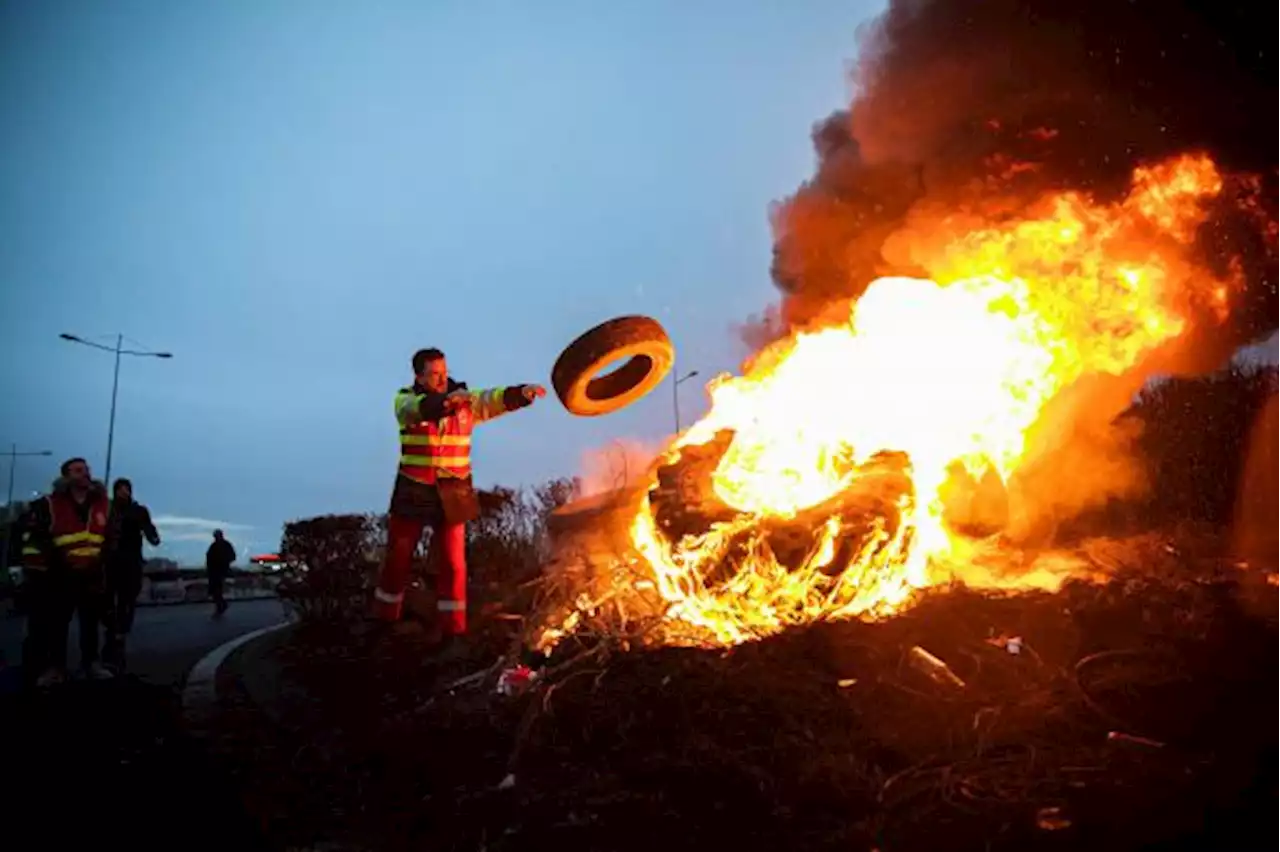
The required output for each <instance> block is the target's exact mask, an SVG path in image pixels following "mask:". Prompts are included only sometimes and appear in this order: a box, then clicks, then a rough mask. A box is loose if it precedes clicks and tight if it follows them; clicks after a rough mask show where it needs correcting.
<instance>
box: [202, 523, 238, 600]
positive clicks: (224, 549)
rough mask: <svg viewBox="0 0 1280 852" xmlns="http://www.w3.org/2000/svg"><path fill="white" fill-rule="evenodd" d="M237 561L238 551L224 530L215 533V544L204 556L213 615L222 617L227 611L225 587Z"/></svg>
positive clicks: (211, 545) (210, 546)
mask: <svg viewBox="0 0 1280 852" xmlns="http://www.w3.org/2000/svg"><path fill="white" fill-rule="evenodd" d="M235 561H236V549H235V548H234V547H232V546H231V542H229V541H227V539H226V538H225V537H224V536H223V535H222V530H214V531H213V543H212V544H210V545H209V549H208V550H207V551H205V554H204V567H205V571H206V572H207V573H208V575H209V596H210V597H211V598H213V605H214V609H213V614H214V616H215V617H218V616H221V615H222V614H223V613H225V612H226V611H227V598H226V594H225V591H224V587H225V586H226V582H227V575H228V574H230V573H231V563H232V562H235Z"/></svg>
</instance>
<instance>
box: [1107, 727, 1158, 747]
mask: <svg viewBox="0 0 1280 852" xmlns="http://www.w3.org/2000/svg"><path fill="white" fill-rule="evenodd" d="M1107 742H1109V743H1119V744H1120V745H1131V746H1137V747H1138V748H1146V749H1153V750H1154V749H1161V748H1164V743H1162V742H1160V741H1159V740H1153V739H1150V738H1148V737H1140V736H1137V735H1136V734H1126V733H1123V732H1121V731H1107Z"/></svg>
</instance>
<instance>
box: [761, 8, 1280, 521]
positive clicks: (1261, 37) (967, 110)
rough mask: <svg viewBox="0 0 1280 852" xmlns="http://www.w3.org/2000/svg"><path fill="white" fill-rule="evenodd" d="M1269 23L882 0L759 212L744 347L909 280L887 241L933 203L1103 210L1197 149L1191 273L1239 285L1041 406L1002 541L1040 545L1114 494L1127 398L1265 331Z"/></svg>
mask: <svg viewBox="0 0 1280 852" xmlns="http://www.w3.org/2000/svg"><path fill="white" fill-rule="evenodd" d="M1274 26H1275V17H1274V13H1273V12H1272V10H1271V9H1270V7H1269V6H1267V5H1265V4H1262V3H1256V4H1254V3H1242V2H1227V0H1224V2H1212V0H1210V2H1184V0H890V3H889V7H888V9H887V11H886V12H885V13H884V14H883V15H882V16H880V17H879V18H877V19H876V20H874V21H872V22H871V23H869V24H867V25H866V26H864V27H863V28H862V30H861V31H860V32H859V33H858V54H857V62H856V65H855V69H854V79H853V83H854V91H855V95H854V99H853V102H852V104H851V105H850V106H849V108H848V109H846V110H842V111H840V112H838V113H836V114H834V115H832V116H830V117H828V118H827V119H826V120H825V121H822V122H820V123H819V124H818V125H817V126H816V127H815V129H814V132H813V142H814V147H815V149H816V153H817V159H818V163H817V169H816V173H815V174H814V176H813V178H812V179H811V180H809V181H808V182H806V183H805V184H804V185H803V186H801V187H800V189H799V190H798V191H797V192H796V194H795V195H794V196H792V197H791V198H789V199H787V200H785V201H784V202H781V203H780V204H778V205H777V206H776V207H775V208H774V210H773V211H772V222H773V228H774V237H775V243H774V262H773V269H772V273H773V278H774V281H775V283H776V284H777V286H778V288H779V289H780V290H781V291H782V296H783V298H782V302H781V304H780V305H779V306H777V307H776V308H772V309H770V310H769V311H768V312H766V314H765V315H763V316H762V317H758V318H756V319H755V320H754V321H753V322H752V323H750V324H748V326H746V327H745V328H744V329H743V336H744V338H745V340H746V341H747V342H748V344H749V345H751V346H752V347H753V348H758V347H760V346H761V345H763V344H765V343H767V342H768V341H770V340H773V339H777V338H778V337H781V336H783V335H785V334H786V333H787V332H788V331H791V330H794V329H797V328H803V327H805V326H806V325H808V324H811V323H815V322H821V320H822V318H823V316H824V313H826V311H827V310H828V309H829V308H830V306H831V305H832V304H833V303H835V302H838V301H839V302H842V301H844V300H846V299H848V298H850V297H857V296H859V295H861V293H862V292H863V291H864V290H865V289H866V287H867V286H868V285H869V284H870V283H871V282H872V281H873V280H875V279H876V278H878V277H880V276H884V275H924V274H925V271H924V270H922V269H918V268H913V266H912V261H911V260H910V259H909V258H905V257H904V253H903V252H901V251H895V249H894V246H895V239H894V238H895V235H903V234H906V233H909V231H910V228H911V223H912V222H918V221H919V220H920V219H922V218H923V219H926V220H927V219H928V218H929V216H928V214H929V213H930V212H931V211H955V212H957V213H966V214H969V213H972V214H975V215H976V216H977V217H978V218H979V219H981V220H985V221H992V220H994V221H999V219H1000V217H1001V216H1008V215H1016V214H1018V213H1019V211H1020V205H1023V204H1026V203H1028V202H1030V201H1032V200H1034V199H1036V198H1038V197H1040V196H1042V195H1043V194H1044V193H1046V192H1050V191H1062V190H1076V191H1082V192H1085V193H1088V194H1089V195H1091V196H1093V197H1094V198H1095V199H1096V200H1098V201H1100V202H1106V201H1111V200H1115V199H1116V198H1118V197H1119V196H1120V195H1122V194H1123V193H1124V191H1125V190H1126V188H1127V186H1128V183H1129V179H1130V176H1131V175H1132V173H1133V170H1134V168H1135V167H1136V166H1139V165H1142V164H1150V163H1154V162H1156V161H1160V160H1163V159H1165V158H1168V157H1171V156H1173V155H1176V154H1180V153H1186V152H1193V151H1195V152H1206V153H1208V154H1210V155H1211V156H1212V157H1213V159H1214V161H1215V162H1216V163H1217V165H1218V167H1219V169H1220V170H1221V171H1222V172H1223V173H1224V174H1227V175H1228V176H1229V180H1228V183H1227V188H1226V190H1224V193H1223V194H1222V197H1221V198H1220V199H1219V200H1218V201H1217V202H1215V204H1214V207H1213V209H1212V210H1211V212H1210V216H1209V218H1208V220H1207V221H1206V222H1205V223H1204V225H1202V226H1201V228H1200V230H1199V232H1198V233H1197V237H1196V252H1197V255H1198V257H1197V258H1196V260H1197V261H1198V262H1199V263H1200V264H1201V265H1202V266H1204V267H1205V268H1206V269H1208V270H1210V271H1212V272H1213V273H1214V274H1215V277H1216V278H1220V279H1227V278H1231V279H1232V280H1233V281H1235V282H1236V288H1235V290H1234V291H1233V295H1232V296H1231V316H1230V319H1229V321H1227V322H1225V323H1222V322H1218V321H1215V322H1213V323H1207V322H1206V323H1203V324H1202V323H1199V322H1195V320H1194V318H1193V325H1192V329H1191V331H1190V332H1189V333H1188V334H1186V335H1184V338H1186V339H1185V340H1183V341H1180V343H1179V350H1178V351H1177V352H1176V353H1173V354H1171V355H1170V357H1168V358H1166V359H1165V360H1164V362H1163V363H1160V364H1154V363H1150V364H1144V365H1142V367H1141V368H1140V369H1137V370H1134V371H1132V373H1131V374H1130V375H1127V376H1124V377H1118V378H1116V379H1114V380H1101V381H1092V382H1081V383H1079V384H1078V385H1077V386H1075V387H1073V388H1071V389H1069V392H1068V393H1065V394H1063V395H1062V397H1061V398H1059V399H1056V400H1054V402H1053V403H1052V404H1051V406H1050V407H1049V409H1047V410H1046V411H1045V412H1044V414H1043V416H1042V418H1041V421H1040V423H1038V424H1037V426H1036V429H1035V430H1033V433H1032V434H1031V435H1029V436H1028V438H1029V446H1028V454H1027V458H1026V464H1024V466H1023V470H1022V473H1021V475H1020V476H1019V477H1017V479H1016V481H1014V482H1011V483H1010V496H1011V498H1013V499H1012V500H1011V505H1010V509H1009V511H1010V515H1009V517H1008V519H1007V528H1008V530H1009V532H1010V533H1011V534H1012V535H1013V536H1014V537H1015V538H1021V539H1023V540H1028V539H1043V538H1044V537H1045V536H1046V535H1048V536H1052V535H1053V530H1054V529H1055V528H1056V527H1057V526H1058V524H1059V523H1060V522H1061V521H1062V520H1063V519H1064V518H1067V517H1070V516H1072V515H1073V514H1075V513H1077V512H1079V511H1080V510H1082V509H1084V508H1087V507H1089V506H1093V505H1097V504H1099V503H1101V502H1103V501H1105V500H1106V499H1109V498H1111V497H1117V496H1119V497H1127V496H1132V495H1133V494H1134V493H1136V492H1138V491H1140V490H1141V489H1142V487H1143V482H1142V479H1143V477H1142V472H1141V470H1140V469H1139V466H1138V465H1137V464H1136V462H1135V459H1134V456H1133V454H1132V453H1131V452H1129V445H1130V444H1131V443H1132V441H1133V439H1134V436H1133V435H1128V434H1125V433H1124V432H1123V431H1122V430H1117V429H1116V428H1114V420H1115V417H1116V415H1117V414H1119V412H1120V411H1122V410H1123V409H1124V408H1125V407H1126V406H1127V405H1128V403H1129V401H1130V400H1131V399H1132V398H1133V395H1134V393H1135V392H1136V391H1138V390H1139V389H1140V388H1141V387H1142V386H1143V383H1144V382H1145V381H1146V380H1147V378H1149V377H1150V375H1151V374H1152V373H1153V372H1156V371H1160V372H1180V373H1195V372H1201V371H1208V370H1213V369H1216V368H1218V367H1219V366H1221V365H1222V363H1223V361H1224V360H1225V359H1226V358H1227V357H1229V355H1230V353H1231V352H1233V351H1234V350H1235V349H1236V348H1237V347H1239V346H1241V345H1243V344H1245V343H1248V342H1251V341H1254V340H1257V339H1259V338H1261V337H1265V336H1266V335H1268V334H1270V333H1272V332H1274V331H1275V329H1276V326H1277V319H1276V316H1277V298H1276V283H1277V281H1276V279H1277V258H1276V224H1275V223H1276V195H1277V159H1278V158H1277V150H1278V148H1280V145H1278V134H1277V125H1278V121H1277V49H1276V42H1273V41H1271V38H1272V37H1273V36H1272V33H1273V32H1274V30H1273V29H1272V27H1274ZM899 242H900V241H899ZM1229 273H1230V274H1229ZM939 354H940V356H941V355H942V353H939ZM1152 360H1153V361H1154V360H1155V359H1152ZM908 390H909V389H904V391H908ZM1068 486H1070V487H1068Z"/></svg>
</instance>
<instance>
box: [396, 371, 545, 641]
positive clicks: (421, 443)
mask: <svg viewBox="0 0 1280 852" xmlns="http://www.w3.org/2000/svg"><path fill="white" fill-rule="evenodd" d="M412 363H413V379H414V381H413V385H412V386H410V387H407V388H401V389H400V390H399V391H398V392H397V393H396V398H395V415H396V422H397V423H398V424H399V426H400V467H399V470H398V472H397V474H396V482H395V487H394V489H393V490H392V493H391V507H390V509H389V511H388V512H387V550H386V558H385V561H384V562H383V565H382V570H381V572H380V574H379V576H378V585H377V588H376V589H375V590H374V595H373V616H374V618H375V619H376V620H378V621H380V622H383V623H391V622H395V621H398V620H399V619H400V615H401V609H402V608H403V606H404V592H405V587H406V586H407V585H408V583H409V573H410V570H411V567H412V562H413V554H414V552H415V551H416V550H417V548H418V542H419V541H420V540H421V539H422V533H423V530H424V529H426V528H427V527H428V526H429V527H431V530H432V534H431V545H430V551H429V554H428V558H429V559H430V560H431V561H432V563H433V564H434V565H435V567H436V587H437V594H436V609H437V618H436V625H435V629H434V630H433V631H432V634H433V635H432V637H431V638H433V639H436V640H443V641H447V640H448V639H451V638H453V637H457V636H461V635H462V634H465V633H466V631H467V564H466V525H467V522H468V521H472V520H474V519H475V518H476V517H477V516H478V515H479V513H480V507H479V503H478V502H477V500H476V496H475V490H474V488H473V487H472V484H471V431H472V429H473V428H474V426H475V425H476V424H478V423H484V422H486V421H488V420H492V419H494V418H495V417H500V416H501V415H503V414H506V413H508V412H511V411H515V410H517V409H520V408H524V407H525V406H527V405H529V404H530V403H532V402H533V401H534V400H535V399H539V398H541V397H543V396H546V393H547V392H546V390H545V389H544V388H543V387H542V386H541V385H514V386H512V387H499V388H492V389H489V390H482V391H469V390H468V389H467V386H466V385H465V384H463V383H460V382H455V381H453V380H451V379H450V378H449V368H448V365H447V364H446V362H445V357H444V353H443V352H441V351H440V350H439V349H422V350H419V351H418V352H415V353H414V355H413V361H412Z"/></svg>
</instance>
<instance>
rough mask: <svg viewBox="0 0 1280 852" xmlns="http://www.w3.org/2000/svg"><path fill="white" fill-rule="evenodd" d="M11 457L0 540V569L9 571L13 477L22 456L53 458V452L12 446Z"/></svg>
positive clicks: (7, 453)
mask: <svg viewBox="0 0 1280 852" xmlns="http://www.w3.org/2000/svg"><path fill="white" fill-rule="evenodd" d="M5 455H6V456H8V457H9V492H8V495H7V496H6V497H5V500H4V520H5V524H4V537H3V538H0V542H2V544H0V563H3V564H0V568H5V569H8V567H9V531H10V530H11V529H13V522H14V520H15V518H14V517H13V475H14V472H15V471H17V469H18V459H19V458H20V457H22V456H51V455H53V452H52V451H51V450H26V451H19V450H18V445H17V444H10V445H9V450H8V451H7V452H6V453H5Z"/></svg>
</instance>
